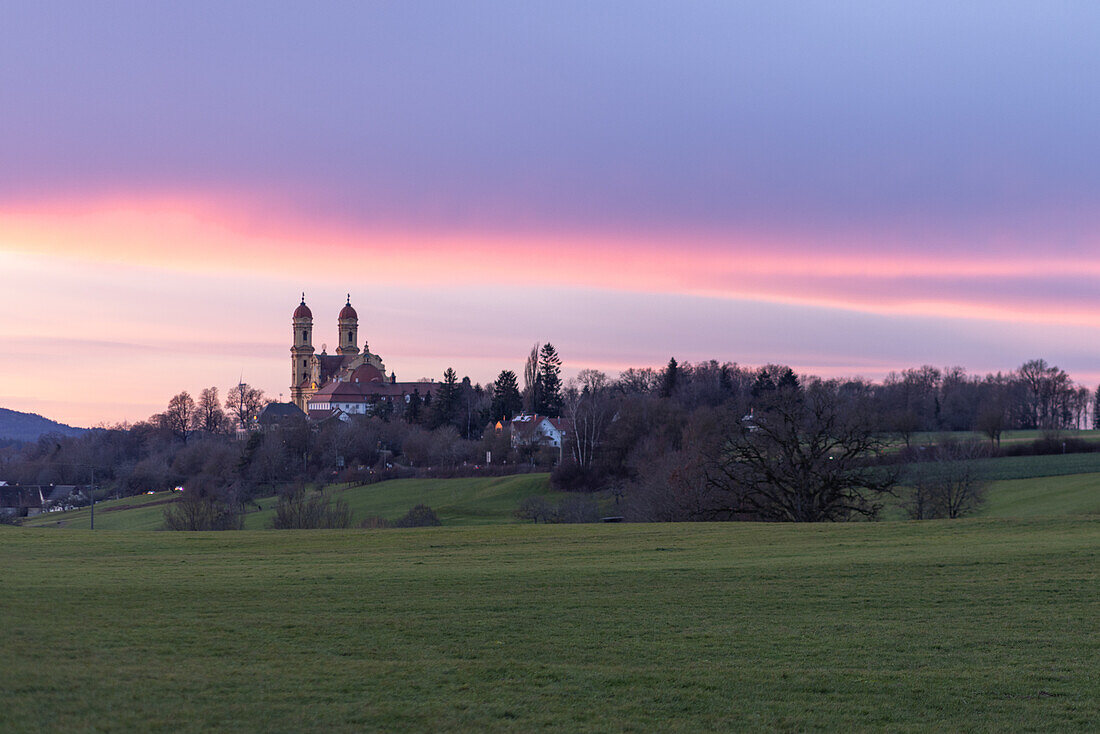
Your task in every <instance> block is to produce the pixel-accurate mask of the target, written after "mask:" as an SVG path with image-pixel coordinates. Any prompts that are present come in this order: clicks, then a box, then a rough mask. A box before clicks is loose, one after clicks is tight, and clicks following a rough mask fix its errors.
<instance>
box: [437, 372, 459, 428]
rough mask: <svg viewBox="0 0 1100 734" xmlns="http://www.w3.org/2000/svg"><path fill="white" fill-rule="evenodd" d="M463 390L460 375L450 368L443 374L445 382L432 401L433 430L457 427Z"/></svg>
mask: <svg viewBox="0 0 1100 734" xmlns="http://www.w3.org/2000/svg"><path fill="white" fill-rule="evenodd" d="M460 390H461V388H460V387H459V385H458V374H457V373H456V372H455V371H454V370H453V369H451V368H450V367H448V368H447V369H446V370H445V371H444V372H443V382H442V383H441V384H440V385H439V389H437V390H436V391H435V397H434V398H433V399H432V420H431V426H432V428H439V427H440V426H447V425H452V426H453V425H456V418H457V417H458V408H459V405H460V402H461V393H460Z"/></svg>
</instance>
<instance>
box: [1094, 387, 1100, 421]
mask: <svg viewBox="0 0 1100 734" xmlns="http://www.w3.org/2000/svg"><path fill="white" fill-rule="evenodd" d="M1092 427H1093V429H1100V387H1097V388H1096V397H1094V398H1093V401H1092Z"/></svg>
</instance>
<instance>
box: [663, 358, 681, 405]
mask: <svg viewBox="0 0 1100 734" xmlns="http://www.w3.org/2000/svg"><path fill="white" fill-rule="evenodd" d="M679 380H680V366H679V365H678V364H676V358H675V357H670V358H669V360H668V367H666V368H665V372H664V374H663V375H661V393H660V395H661V397H662V398H671V397H672V393H673V391H675V390H676V383H677V382H679Z"/></svg>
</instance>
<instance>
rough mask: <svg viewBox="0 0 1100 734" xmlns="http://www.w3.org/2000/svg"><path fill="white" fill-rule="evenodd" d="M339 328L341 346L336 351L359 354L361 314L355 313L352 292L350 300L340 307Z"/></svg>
mask: <svg viewBox="0 0 1100 734" xmlns="http://www.w3.org/2000/svg"><path fill="white" fill-rule="evenodd" d="M336 323H337V328H338V329H339V330H340V346H339V348H337V350H336V353H337V354H340V355H344V354H351V355H355V354H359V314H357V313H355V309H354V308H352V307H351V294H350V293H349V294H348V302H347V305H345V306H344V307H343V308H342V309H340V316H339V317H338V318H337V321H336Z"/></svg>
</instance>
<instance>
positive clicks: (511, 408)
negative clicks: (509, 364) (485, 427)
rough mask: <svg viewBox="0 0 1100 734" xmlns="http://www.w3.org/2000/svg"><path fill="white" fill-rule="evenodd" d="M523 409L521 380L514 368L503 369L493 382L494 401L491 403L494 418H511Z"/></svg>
mask: <svg viewBox="0 0 1100 734" xmlns="http://www.w3.org/2000/svg"><path fill="white" fill-rule="evenodd" d="M522 409H523V398H522V397H521V396H520V394H519V381H518V380H517V379H516V373H515V372H512V370H501V373H500V374H499V375H498V376H497V379H496V382H494V383H493V401H492V404H491V405H490V408H489V410H490V414H491V415H490V418H491V419H492V420H495V421H496V420H505V421H506V420H509V419H511V417H512V416H513V415H515V414H516V413H518V412H519V411H520V410H522Z"/></svg>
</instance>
